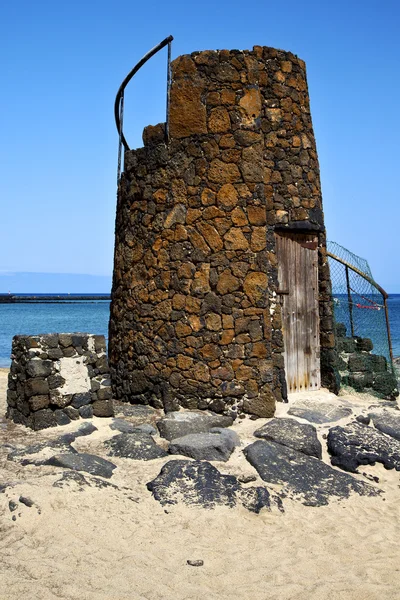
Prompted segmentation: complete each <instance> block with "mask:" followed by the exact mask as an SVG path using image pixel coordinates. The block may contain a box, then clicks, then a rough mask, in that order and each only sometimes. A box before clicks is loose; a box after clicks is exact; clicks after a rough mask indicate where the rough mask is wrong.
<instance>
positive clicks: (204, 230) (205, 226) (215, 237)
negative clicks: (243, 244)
mask: <svg viewBox="0 0 400 600" xmlns="http://www.w3.org/2000/svg"><path fill="white" fill-rule="evenodd" d="M196 227H197V229H198V230H199V231H200V233H201V235H202V236H203V237H204V239H205V240H206V242H207V244H208V245H209V246H210V248H211V249H212V250H214V252H218V251H219V250H222V248H223V247H224V244H223V241H222V239H221V236H220V235H219V233H218V231H217V230H216V229H215V227H213V225H210V224H209V223H206V222H204V221H201V222H197V223H196Z"/></svg>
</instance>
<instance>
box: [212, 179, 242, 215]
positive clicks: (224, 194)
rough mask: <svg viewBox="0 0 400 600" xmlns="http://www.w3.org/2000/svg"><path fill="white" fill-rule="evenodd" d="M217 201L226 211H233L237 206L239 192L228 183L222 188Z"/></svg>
mask: <svg viewBox="0 0 400 600" xmlns="http://www.w3.org/2000/svg"><path fill="white" fill-rule="evenodd" d="M217 201H218V204H219V205H220V206H222V207H223V208H224V209H225V210H232V209H233V208H234V207H235V206H236V205H237V202H238V195H237V191H236V189H235V188H234V186H233V185H232V184H231V183H227V184H225V185H223V186H222V187H221V188H220V190H219V192H218V194H217Z"/></svg>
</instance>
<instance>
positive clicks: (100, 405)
mask: <svg viewBox="0 0 400 600" xmlns="http://www.w3.org/2000/svg"><path fill="white" fill-rule="evenodd" d="M92 407H93V415H94V416H95V417H113V416H114V406H113V403H112V401H111V400H96V401H95V402H93V405H92Z"/></svg>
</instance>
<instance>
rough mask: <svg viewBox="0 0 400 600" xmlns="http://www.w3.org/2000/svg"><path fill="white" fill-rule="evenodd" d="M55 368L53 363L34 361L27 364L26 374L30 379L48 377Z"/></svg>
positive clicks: (49, 361)
mask: <svg viewBox="0 0 400 600" xmlns="http://www.w3.org/2000/svg"><path fill="white" fill-rule="evenodd" d="M52 368H53V361H51V360H40V359H38V358H37V359H34V360H29V361H28V362H27V364H26V372H27V373H28V375H29V376H30V377H48V376H49V375H50V374H51V371H52Z"/></svg>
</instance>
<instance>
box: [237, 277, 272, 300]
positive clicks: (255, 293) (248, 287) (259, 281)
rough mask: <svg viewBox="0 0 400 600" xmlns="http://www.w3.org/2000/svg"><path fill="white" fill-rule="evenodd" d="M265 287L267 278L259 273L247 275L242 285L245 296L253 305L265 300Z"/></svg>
mask: <svg viewBox="0 0 400 600" xmlns="http://www.w3.org/2000/svg"><path fill="white" fill-rule="evenodd" d="M267 287H268V277H267V275H266V273H263V272H261V271H255V272H252V273H249V275H247V277H246V279H245V281H244V284H243V288H244V291H245V292H246V295H247V296H248V298H249V299H250V301H251V302H253V303H255V304H256V303H258V302H260V301H262V300H264V299H265V298H266V293H267Z"/></svg>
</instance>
